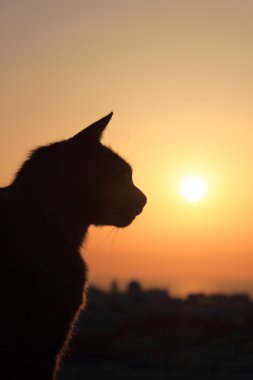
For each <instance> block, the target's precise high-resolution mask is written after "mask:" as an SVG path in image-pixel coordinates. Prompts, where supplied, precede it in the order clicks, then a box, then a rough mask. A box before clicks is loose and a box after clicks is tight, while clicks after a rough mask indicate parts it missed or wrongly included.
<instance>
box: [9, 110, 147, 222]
mask: <svg viewBox="0 0 253 380" xmlns="http://www.w3.org/2000/svg"><path fill="white" fill-rule="evenodd" d="M111 117H112V113H110V114H109V115H107V116H105V117H104V118H102V119H100V120H98V121H96V122H95V123H93V124H91V125H90V126H89V127H87V128H85V129H83V130H82V131H81V132H79V133H77V134H76V135H74V136H73V137H71V138H70V139H68V140H64V141H60V142H57V143H53V144H50V145H48V146H44V147H40V148H38V149H37V150H35V151H34V152H33V153H32V154H31V156H30V158H29V159H28V160H27V161H26V162H25V163H24V165H23V166H22V167H21V169H20V170H19V172H18V173H17V176H16V179H15V182H14V183H15V184H16V186H18V188H19V190H20V193H21V194H22V195H23V196H24V195H25V196H26V200H27V202H29V201H31V200H33V201H34V202H38V203H39V204H40V205H41V206H42V207H46V208H48V209H49V212H52V213H53V212H54V209H57V210H58V211H59V208H60V209H61V214H62V215H66V217H67V216H68V217H71V218H73V219H74V218H78V219H79V220H80V222H82V223H85V224H95V225H113V226H117V227H125V226H127V225H129V224H130V223H131V222H132V221H133V219H134V218H135V217H136V215H138V214H140V213H141V211H142V209H143V207H144V205H145V204H146V197H145V195H144V194H143V193H142V192H141V191H140V190H139V189H138V188H137V187H136V186H135V185H134V183H133V181H132V168H131V166H130V165H129V164H128V163H127V162H126V161H125V160H124V159H123V158H121V157H120V156H119V155H118V154H117V153H115V152H114V151H113V150H111V149H110V148H108V147H106V146H104V145H102V144H101V142H100V140H101V138H102V135H103V132H104V130H105V128H106V126H107V124H108V123H109V121H110V119H111ZM34 202H32V203H33V204H34Z"/></svg>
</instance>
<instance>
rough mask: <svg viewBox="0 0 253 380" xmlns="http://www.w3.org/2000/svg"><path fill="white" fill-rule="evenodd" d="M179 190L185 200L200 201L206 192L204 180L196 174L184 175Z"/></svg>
mask: <svg viewBox="0 0 253 380" xmlns="http://www.w3.org/2000/svg"><path fill="white" fill-rule="evenodd" d="M180 192H181V194H182V196H183V197H184V198H185V199H186V200H187V201H190V202H197V201H200V200H201V199H203V198H204V197H205V196H206V193H207V183H206V180H205V179H204V178H203V177H200V176H196V175H191V176H188V177H185V178H184V179H183V181H182V183H181V187H180Z"/></svg>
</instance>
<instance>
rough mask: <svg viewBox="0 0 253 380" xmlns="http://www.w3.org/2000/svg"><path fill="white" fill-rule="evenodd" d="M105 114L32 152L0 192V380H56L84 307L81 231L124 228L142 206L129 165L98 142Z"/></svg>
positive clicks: (143, 198) (142, 197)
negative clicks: (77, 130)
mask: <svg viewBox="0 0 253 380" xmlns="http://www.w3.org/2000/svg"><path fill="white" fill-rule="evenodd" d="M111 116H112V114H110V115H108V116H106V117H105V118H103V119H101V120H99V121H98V122H96V123H94V124H93V125H91V126H90V127H88V128H86V129H85V130H83V131H82V132H80V133H79V134H77V135H76V136H74V137H72V138H71V139H69V140H65V141H61V142H57V143H54V144H51V145H49V146H45V147H41V148H38V149H37V150H35V151H34V152H32V154H31V156H30V158H28V160H27V161H26V162H25V163H24V164H23V166H22V167H21V169H20V170H19V172H18V173H17V175H16V177H15V179H14V181H13V183H12V184H11V185H10V186H8V187H6V188H0V212H1V213H0V228H1V236H0V254H1V267H0V311H1V314H0V339H1V340H0V350H1V353H0V360H1V363H0V379H2V380H3V379H15V380H16V379H23V378H24V379H26V380H32V379H33V380H35V379H36V380H49V379H53V378H55V373H56V368H57V366H58V364H59V361H60V357H61V355H62V352H63V351H64V346H66V345H67V342H68V339H69V338H70V336H71V331H72V329H73V325H74V322H75V320H76V319H77V317H78V313H79V311H80V308H81V307H82V306H83V303H84V289H85V284H86V277H87V275H86V273H87V269H86V265H85V262H84V261H83V259H82V258H81V256H80V254H79V248H80V246H81V244H82V242H83V240H84V238H85V235H86V233H87V229H88V226H89V225H90V224H95V225H114V226H117V227H125V226H127V225H129V224H130V223H131V222H132V220H133V219H134V217H135V216H136V215H137V214H139V213H140V212H141V210H142V208H143V207H144V205H145V203H146V197H145V196H144V194H143V193H142V192H141V191H140V190H139V189H138V188H136V187H135V186H134V185H133V182H132V179H131V168H130V166H129V165H128V164H127V163H126V162H125V161H124V160H123V159H122V158H120V157H119V156H118V155H117V154H116V153H114V152H113V151H112V150H111V149H109V148H107V147H105V146H103V145H102V144H101V143H100V138H101V134H102V132H103V130H104V128H105V127H106V125H107V123H108V122H109V120H110V118H111Z"/></svg>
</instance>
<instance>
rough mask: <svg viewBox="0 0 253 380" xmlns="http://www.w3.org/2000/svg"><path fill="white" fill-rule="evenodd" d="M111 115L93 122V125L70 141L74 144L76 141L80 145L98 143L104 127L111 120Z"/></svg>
mask: <svg viewBox="0 0 253 380" xmlns="http://www.w3.org/2000/svg"><path fill="white" fill-rule="evenodd" d="M112 115H113V112H111V113H109V115H107V116H105V117H103V118H102V119H100V120H97V121H95V123H93V124H91V125H89V127H87V128H85V129H83V130H82V131H81V132H79V133H77V134H76V135H75V136H73V137H72V138H71V140H72V141H76V142H77V141H78V142H80V143H82V142H85V141H86V142H87V141H88V142H95V143H96V142H99V141H100V139H101V137H102V134H103V131H104V129H105V127H106V126H107V124H108V123H109V121H110V120H111V117H112Z"/></svg>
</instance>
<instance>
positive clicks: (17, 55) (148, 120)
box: [0, 0, 253, 295]
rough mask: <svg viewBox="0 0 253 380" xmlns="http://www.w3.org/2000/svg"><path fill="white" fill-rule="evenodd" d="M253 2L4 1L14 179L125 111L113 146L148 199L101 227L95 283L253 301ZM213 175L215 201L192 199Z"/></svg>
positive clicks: (89, 249) (5, 159)
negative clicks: (57, 147)
mask: <svg viewBox="0 0 253 380" xmlns="http://www.w3.org/2000/svg"><path fill="white" fill-rule="evenodd" d="M252 15H253V2H252V1H247V0H245V1H241V0H219V1H218V0H217V1H216V0H215V1H209V0H177V1H170V0H138V1H136V0H127V1H123V0H120V1H119V0H107V1H104V0H92V1H91V0H89V1H88V0H83V1H80V0H79V1H78V0H73V1H66V0H61V1H60V0H55V1H48V0H44V1H43V2H41V1H40V2H39V1H31V0H30V1H28V0H24V1H22V2H19V1H17V0H16V1H12V2H8V1H2V2H1V4H0V18H1V20H0V21H1V22H0V25H1V33H0V35H1V45H0V46H1V61H0V66H1V71H0V72H1V90H0V96H1V101H0V104H1V116H0V117H1V141H0V173H1V177H0V185H5V184H7V183H8V182H9V181H10V180H11V178H12V177H13V174H14V172H15V171H16V169H17V168H18V166H19V165H20V163H21V162H22V160H23V159H24V157H25V155H26V154H27V152H28V151H29V150H30V149H31V148H32V147H34V146H36V145H41V144H44V143H48V142H51V141H56V140H60V139H62V138H67V137H69V136H71V135H72V134H74V133H76V132H77V131H78V130H80V129H81V128H83V127H84V126H86V125H88V124H89V123H91V122H93V121H94V120H96V119H98V118H100V117H102V116H104V115H105V114H107V113H108V112H110V111H111V110H113V111H114V112H115V114H114V117H113V119H112V121H111V123H110V125H109V126H108V130H107V131H106V134H105V137H104V142H105V143H107V144H110V145H112V147H114V148H115V150H116V151H118V152H120V153H122V154H123V156H125V157H126V158H127V159H128V160H129V161H130V162H131V163H132V165H133V167H134V179H135V182H136V184H137V185H138V186H139V187H140V188H141V189H142V190H143V191H144V192H145V193H146V194H147V197H148V205H147V206H146V208H145V210H144V212H143V214H142V215H141V216H139V217H138V219H137V220H136V221H135V222H134V223H133V225H131V226H130V227H128V228H127V229H124V230H119V231H117V230H115V229H112V228H109V227H107V228H99V229H98V228H97V229H95V228H91V231H90V236H89V239H88V242H87V243H86V247H85V256H86V258H87V261H88V263H89V267H90V278H91V281H92V282H95V283H97V284H99V285H103V286H108V284H109V283H110V281H111V280H112V279H117V280H118V281H119V282H120V284H121V286H122V287H123V286H124V285H125V283H126V282H127V281H128V280H131V279H135V278H138V279H140V280H141V282H142V283H143V285H144V286H146V287H150V286H162V287H166V288H169V289H170V290H171V292H172V293H173V294H180V295H184V294H186V293H187V292H190V291H199V290H203V291H208V292H210V291H249V292H251V293H252V294H253V234H252V215H253V201H252V192H253V169H252V161H253V151H252V144H253V111H252V100H253V69H252V68H253V48H252V46H253V23H252ZM191 173H199V174H201V175H203V176H204V177H206V179H207V181H208V183H209V193H208V196H207V197H206V198H205V200H202V201H201V202H199V203H194V204H192V203H189V202H187V201H186V200H183V199H182V198H181V195H180V193H179V183H180V180H181V178H182V177H184V176H185V175H187V174H191Z"/></svg>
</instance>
